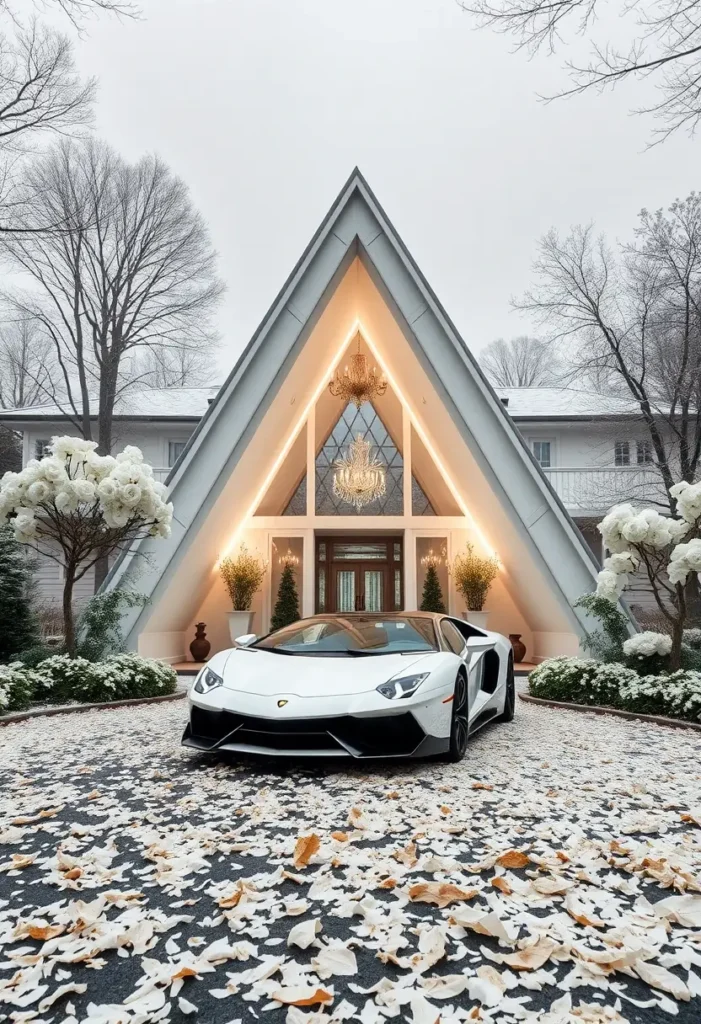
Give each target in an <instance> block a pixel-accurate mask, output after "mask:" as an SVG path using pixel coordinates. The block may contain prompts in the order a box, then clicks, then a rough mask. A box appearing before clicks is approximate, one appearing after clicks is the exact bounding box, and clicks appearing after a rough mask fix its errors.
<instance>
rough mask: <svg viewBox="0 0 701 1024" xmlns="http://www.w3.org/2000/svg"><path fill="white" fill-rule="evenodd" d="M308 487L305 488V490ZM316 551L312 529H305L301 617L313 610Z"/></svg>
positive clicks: (310, 613)
mask: <svg viewBox="0 0 701 1024" xmlns="http://www.w3.org/2000/svg"><path fill="white" fill-rule="evenodd" d="M308 490H309V488H307V491H308ZM315 562H316V553H315V551H314V531H313V530H305V531H304V534H303V536H302V583H303V586H302V618H305V619H306V618H307V617H308V616H309V615H313V614H314V612H315V607H314V605H315V595H316V566H315Z"/></svg>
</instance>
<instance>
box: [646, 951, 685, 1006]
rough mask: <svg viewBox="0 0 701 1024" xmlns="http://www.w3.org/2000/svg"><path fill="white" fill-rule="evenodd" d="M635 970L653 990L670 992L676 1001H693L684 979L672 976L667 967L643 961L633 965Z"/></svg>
mask: <svg viewBox="0 0 701 1024" xmlns="http://www.w3.org/2000/svg"><path fill="white" fill-rule="evenodd" d="M633 970H634V971H635V973H636V974H637V975H638V977H639V978H642V980H643V981H646V982H647V984H648V985H652V987H653V988H659V989H661V991H662V992H669V994H670V995H672V996H674V998H675V999H683V1000H684V1001H685V1002H688V1001H689V1000H690V999H691V993H690V992H689V989H688V988H687V986H686V984H685V983H684V982H683V981H682V979H681V978H678V977H677V975H676V974H672V972H671V971H668V970H667V969H666V968H665V967H660V966H659V964H651V963H648V962H647V961H645V960H641V961H639V962H638V963H636V964H634V965H633Z"/></svg>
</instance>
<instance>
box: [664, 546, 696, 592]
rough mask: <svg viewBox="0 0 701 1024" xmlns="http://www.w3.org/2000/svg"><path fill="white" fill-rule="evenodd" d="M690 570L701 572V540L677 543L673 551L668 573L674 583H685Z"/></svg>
mask: <svg viewBox="0 0 701 1024" xmlns="http://www.w3.org/2000/svg"><path fill="white" fill-rule="evenodd" d="M690 572H698V573H701V540H699V539H698V538H696V539H695V540H690V541H688V542H687V543H686V544H677V546H676V547H675V548H674V550H673V551H672V554H671V556H670V560H669V567H668V569H667V573H668V575H669V578H670V580H671V582H672V583H685V582H686V580H687V578H688V576H689V573H690Z"/></svg>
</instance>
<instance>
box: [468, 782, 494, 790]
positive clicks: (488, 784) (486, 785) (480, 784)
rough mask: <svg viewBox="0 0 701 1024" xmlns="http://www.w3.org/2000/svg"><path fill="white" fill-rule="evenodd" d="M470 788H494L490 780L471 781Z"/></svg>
mask: <svg viewBox="0 0 701 1024" xmlns="http://www.w3.org/2000/svg"><path fill="white" fill-rule="evenodd" d="M472 788H473V789H494V786H493V785H492V784H491V782H473V783H472Z"/></svg>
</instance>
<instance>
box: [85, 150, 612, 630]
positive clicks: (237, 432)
mask: <svg viewBox="0 0 701 1024" xmlns="http://www.w3.org/2000/svg"><path fill="white" fill-rule="evenodd" d="M356 257H359V259H360V260H361V261H362V263H363V265H364V267H365V269H366V270H367V272H368V274H369V276H370V278H371V279H372V281H373V283H374V284H375V286H376V287H377V289H378V291H379V292H380V294H381V296H382V297H383V299H384V301H385V303H386V304H387V306H388V307H389V309H390V310H391V311H392V313H393V315H394V317H395V319H396V321H397V323H398V325H399V326H400V328H401V330H402V333H403V334H404V336H405V337H406V340H407V341H408V342H409V344H410V346H411V348H412V349H413V351H414V353H415V355H416V356H417V358H418V360H419V362H420V363H421V365H422V367H423V369H424V370H425V372H426V373H427V375H428V376H429V377H430V379H431V380H432V382H433V384H434V386H435V388H436V390H437V391H438V393H439V395H440V396H441V399H442V401H443V402H444V403H445V405H446V407H447V408H448V409H449V411H450V414H451V417H452V419H453V420H454V421H455V423H456V425H457V426H458V429H459V430H460V432H461V433H462V435H463V436H464V437H465V439H466V441H468V443H469V444H470V445H471V447H472V450H473V454H474V455H475V456H476V457H477V459H478V460H479V463H480V468H481V469H482V471H483V473H484V474H485V475H486V476H487V478H488V479H489V480H490V482H491V484H492V487H493V489H494V490H495V491H496V492H497V493H500V494H501V496H502V498H503V500H504V501H505V502H508V503H509V504H510V505H511V507H512V509H513V515H514V517H516V518H517V519H518V521H519V525H520V528H521V529H520V533H521V534H522V537H523V541H524V543H526V544H527V545H528V546H529V548H530V554H531V556H532V557H534V558H536V560H537V561H538V562H539V563H540V568H541V569H542V571H543V572H544V573H545V574H546V576H547V577H549V579H550V582H551V584H552V586H553V588H554V589H555V591H556V592H559V595H560V599H561V600H562V602H563V603H564V604H565V605H566V606H568V608H569V609H570V610H569V620H570V622H571V624H572V628H573V630H574V631H575V632H576V631H578V630H579V628H580V627H582V626H584V627H588V626H591V622H590V621H589V620H588V619H587V617H586V615H585V614H584V613H583V612H582V611H581V610H579V609H577V610H573V609H572V605H573V604H574V601H575V600H576V598H577V597H579V596H580V595H581V594H582V593H584V592H586V591H589V590H591V589H592V587H593V583H594V579H595V574H596V571H597V566H596V562H595V560H594V557H593V555H592V553H591V551H590V550H589V548H588V546H587V545H586V543H585V542H584V540H583V538H582V536H581V534H580V533H579V530H578V529H577V527H576V526H575V524H574V523H573V522H572V520H571V519H570V517H569V515H568V513H567V511H566V509H565V507H564V506H563V504H562V502H561V501H560V499H559V498H558V496H557V495H556V493H555V491H554V490H553V488H552V487H551V485H550V483H549V481H548V480H547V478H546V476H545V474H544V473H543V472H542V470H541V468H540V466H539V465H538V463H537V462H536V461H535V459H534V458H533V457H532V455H531V453H530V451H529V450H528V448H527V446H526V444H525V442H524V440H523V438H522V437H521V435H520V433H519V431H518V429H517V428H516V426H515V425H514V423H513V422H512V421H511V419H510V417H509V415H508V413H507V411H506V409H505V408H504V405H503V403H502V402H501V400H500V398H499V396H498V395H497V394H496V392H495V391H494V389H493V388H492V387H491V385H490V384H489V382H488V381H487V379H486V377H485V376H484V374H483V373H482V371H481V369H480V367H479V365H478V364H477V361H476V360H475V358H474V357H473V355H472V354H471V352H470V351H469V349H468V347H467V345H466V344H465V342H464V341H463V339H462V338H461V337H460V335H459V333H458V331H457V329H456V327H455V325H454V324H453V322H452V321H451V319H450V317H449V316H448V314H447V313H446V311H445V310H444V309H443V307H442V305H441V304H440V302H439V300H438V298H437V296H436V295H435V293H434V292H433V290H432V288H431V287H430V285H429V284H428V282H427V281H426V279H425V278H424V276H423V274H422V273H421V271H420V269H419V267H418V266H417V264H416V262H415V261H414V259H413V257H412V256H411V254H410V253H409V251H408V249H407V248H406V246H405V245H404V243H403V241H402V239H401V237H400V236H399V234H398V232H397V231H396V230H395V228H394V226H393V225H392V223H391V222H390V220H389V218H388V217H387V215H386V213H385V211H384V210H383V208H382V206H381V205H380V203H379V202H378V200H377V198H376V197H375V195H374V193H373V192H372V190H371V189H370V187H369V185H368V183H367V181H366V180H365V178H364V177H363V175H362V174H361V173H360V171H359V170H358V169H357V168H356V169H355V170H354V171H353V173H352V174H351V175H350V177H349V179H348V181H347V182H346V184H345V185H344V186H343V188H342V189H341V191H340V193H339V195H338V196H337V198H336V200H335V202H334V203H333V205H332V206H331V209H330V210H329V212H328V213H327V215H326V217H325V218H324V220H323V221H322V223H321V225H320V226H319V228H318V230H317V231H316V233H315V234H314V236H313V238H312V240H311V241H310V243H309V245H308V246H307V248H306V249H305V251H304V253H303V254H302V256H301V258H300V259H299V261H298V263H297V264H296V266H295V268H294V269H293V271H292V273H291V274H290V276H289V277H288V279H287V281H286V282H285V284H284V286H283V287H282V289H281V290H280V292H279V294H278V295H277V297H276V298H275V300H274V302H273V303H272V305H271V307H270V309H269V310H268V312H267V313H266V315H265V317H264V318H263V320H262V322H261V324H260V326H259V327H258V329H257V330H256V332H255V333H254V335H253V337H252V338H251V340H250V341H249V343H248V345H247V346H246V348H245V349H244V350H243V352H242V353H241V356H240V357H239V359H238V361H237V363H236V365H235V366H234V368H233V370H232V371H231V373H230V374H229V377H228V378H227V380H226V381H225V383H224V384H223V385H222V387H221V389H220V391H219V394H218V395H217V397H216V399H215V400H214V401H213V402H212V403H211V405H210V406H209V408H208V409H207V412H206V413H205V415H204V416H203V418H202V420H201V421H200V422H199V424H198V426H197V428H196V430H195V431H194V433H193V434H192V436H191V438H190V440H189V442H188V444H187V447H186V449H185V451H184V452H183V454H182V456H181V457H180V459H179V460H178V462H177V464H176V465H175V467H174V468H173V470H172V472H171V474H170V476H169V478H168V483H169V485H170V489H171V498H172V500H173V502H174V506H175V516H174V522H173V531H172V534H171V537H170V538H169V539H168V540H166V541H161V540H159V541H154V540H151V539H146V540H144V541H142V542H140V544H139V545H138V546H137V547H138V550H139V551H140V552H142V553H145V554H148V556H149V557H148V561H147V562H146V563H145V564H146V566H147V568H146V570H145V572H144V571H143V570H142V571H141V572H140V575H139V578H138V584H137V585H138V589H139V590H140V591H142V592H145V593H146V595H147V597H149V598H150V600H151V603H152V605H153V604H154V603H155V602H156V601H157V600H158V596H159V592H161V591H162V589H163V588H164V587H165V586H166V585H167V583H168V580H169V578H170V577H171V576H172V574H173V573H174V572H175V569H176V567H177V564H178V559H179V558H180V557H182V555H183V551H182V548H183V546H184V545H186V544H187V543H189V542H191V541H192V539H193V535H195V536H196V533H197V531H198V529H199V527H200V526H201V525H202V524H203V522H204V521H205V518H206V515H207V512H208V511H209V509H211V507H212V505H213V503H214V501H215V500H216V493H217V487H218V486H219V487H220V486H221V480H222V479H223V478H224V477H225V476H226V475H227V474H230V473H231V471H232V468H233V467H234V466H235V465H236V464H237V461H238V459H240V457H241V455H242V453H243V451H245V446H246V443H247V440H248V439H250V437H251V432H252V431H253V430H255V426H256V424H257V423H258V422H260V419H261V418H262V415H263V414H264V412H265V410H266V408H267V406H268V405H269V404H270V402H271V401H272V399H273V398H274V395H275V392H276V390H277V387H278V386H279V382H280V380H281V379H284V375H285V373H286V370H287V368H289V366H290V365H291V363H292V362H293V361H294V359H295V356H296V354H297V353H299V352H300V351H301V349H302V347H303V345H304V342H305V340H306V339H307V338H308V337H309V335H310V333H311V331H312V330H313V328H314V326H315V324H316V323H317V321H318V319H319V317H320V316H321V313H322V312H323V309H324V307H325V305H326V303H327V301H328V299H329V298H330V296H331V295H332V294H333V292H334V291H335V289H336V287H337V285H338V283H339V282H340V281H341V279H342V278H343V276H344V274H345V273H346V271H347V270H348V268H349V266H350V265H351V263H352V262H353V260H354V259H355V258H356ZM234 399H235V401H234ZM466 408H469V409H470V423H469V425H468V423H467V422H466V419H465V417H464V415H463V414H462V413H461V411H460V410H464V409H466ZM224 420H225V421H226V422H225V423H224V422H223V421H224ZM224 438H225V439H226V440H225V441H224V440H223V439H224ZM188 531H192V533H191V534H190V538H189V541H188V540H187V539H186V538H187V537H188ZM133 553H134V552H133V551H131V552H128V553H126V554H125V555H123V556H122V558H121V559H120V560H119V561H118V562H117V563H116V565H115V566H114V567H113V569H112V571H111V573H110V575H109V577H108V580H107V581H106V584H105V586H107V587H114V586H116V585H117V584H118V583H119V581H120V580H121V579H122V578H123V577H124V574H125V573H126V571H127V569H128V567H129V565H130V562H131V558H132V555H133ZM148 617H149V609H148V608H146V609H143V610H141V611H139V610H133V611H131V612H129V613H128V616H127V618H126V619H125V621H124V626H125V627H126V632H127V633H128V642H129V646H135V641H136V636H137V635H138V632H139V631H140V629H141V628H143V625H144V624H145V622H146V621H147V619H148Z"/></svg>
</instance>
